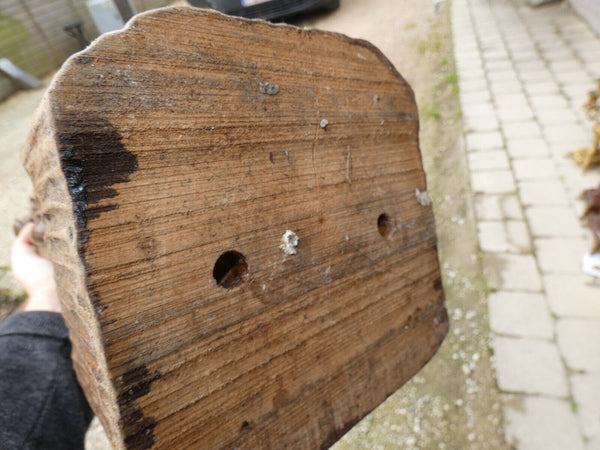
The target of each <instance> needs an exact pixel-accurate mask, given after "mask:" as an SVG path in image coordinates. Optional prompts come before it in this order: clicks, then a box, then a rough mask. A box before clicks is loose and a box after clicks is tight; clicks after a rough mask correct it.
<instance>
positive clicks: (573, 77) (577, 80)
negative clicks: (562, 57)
mask: <svg viewBox="0 0 600 450" xmlns="http://www.w3.org/2000/svg"><path fill="white" fill-rule="evenodd" d="M554 76H555V77H556V79H557V80H558V82H559V83H560V84H562V85H567V86H568V85H572V84H583V85H586V86H594V85H595V84H596V83H594V80H593V79H592V78H591V77H590V76H589V75H587V74H586V73H585V72H583V71H580V72H563V73H555V74H554Z"/></svg>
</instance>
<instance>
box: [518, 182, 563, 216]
mask: <svg viewBox="0 0 600 450" xmlns="http://www.w3.org/2000/svg"><path fill="white" fill-rule="evenodd" d="M518 187H519V198H520V199H521V203H522V204H523V205H527V206H531V205H533V206H558V205H562V206H568V205H569V199H568V198H567V194H566V191H565V187H564V186H563V184H562V183H561V182H560V181H556V180H534V181H522V182H520V183H519V184H518ZM571 214H572V213H571Z"/></svg>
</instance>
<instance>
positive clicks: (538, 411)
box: [503, 375, 584, 450]
mask: <svg viewBox="0 0 600 450" xmlns="http://www.w3.org/2000/svg"><path fill="white" fill-rule="evenodd" d="M546 376H547V375H546ZM503 399H504V418H505V436H506V441H507V443H508V445H509V446H510V448H514V449H518V450H566V449H569V450H582V449H583V448H584V443H583V439H582V437H581V433H580V431H579V427H578V425H577V419H576V417H575V415H574V414H573V412H572V411H571V405H570V403H569V402H568V401H565V400H560V399H555V398H547V397H537V396H525V395H505V396H503Z"/></svg>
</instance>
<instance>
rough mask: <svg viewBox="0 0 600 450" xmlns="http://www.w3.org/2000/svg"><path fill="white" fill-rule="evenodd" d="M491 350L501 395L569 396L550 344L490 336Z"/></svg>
mask: <svg viewBox="0 0 600 450" xmlns="http://www.w3.org/2000/svg"><path fill="white" fill-rule="evenodd" d="M492 346H493V348H494V356H495V358H496V376H497V378H498V386H499V387H500V389H501V390H502V391H504V392H514V393H523V394H542V395H552V396H557V397H564V396H567V395H568V394H569V389H568V385H567V377H566V373H565V369H564V367H563V364H562V361H561V359H560V355H559V353H558V349H557V347H556V345H555V344H554V343H553V342H552V341H548V340H545V339H532V338H514V337H504V336H494V337H493V339H492ZM548 374H552V376H548Z"/></svg>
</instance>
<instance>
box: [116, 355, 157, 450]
mask: <svg viewBox="0 0 600 450" xmlns="http://www.w3.org/2000/svg"><path fill="white" fill-rule="evenodd" d="M160 378H161V375H160V373H158V372H154V373H150V372H149V371H148V368H147V367H146V366H145V365H144V366H139V367H136V368H135V369H132V370H130V371H128V372H126V373H125V374H124V375H123V376H121V377H119V378H117V380H116V384H117V386H118V392H119V395H118V397H117V402H118V403H119V408H120V410H121V426H122V428H123V431H124V434H125V446H126V447H127V448H128V449H140V450H142V449H148V448H151V447H152V446H153V445H154V427H156V420H155V419H154V417H145V416H144V413H143V412H142V409H141V408H140V407H139V406H137V404H136V400H137V399H138V398H140V397H143V396H144V395H147V394H148V393H149V392H150V385H151V384H152V383H153V382H154V381H156V380H158V379H160Z"/></svg>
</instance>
